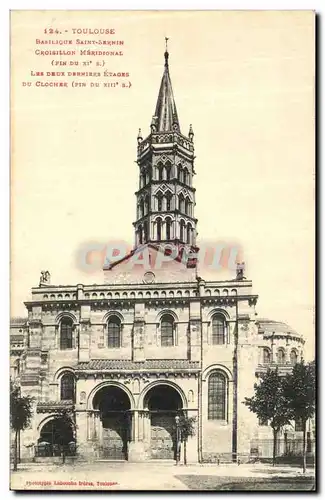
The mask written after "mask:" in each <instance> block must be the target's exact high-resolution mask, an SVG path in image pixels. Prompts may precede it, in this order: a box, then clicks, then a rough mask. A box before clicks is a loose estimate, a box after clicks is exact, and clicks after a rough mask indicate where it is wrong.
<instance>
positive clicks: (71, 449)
mask: <svg viewBox="0 0 325 500" xmlns="http://www.w3.org/2000/svg"><path fill="white" fill-rule="evenodd" d="M34 449H35V457H62V456H66V457H74V456H75V455H76V452H77V450H76V445H75V443H69V444H68V445H58V444H53V445H52V444H50V443H41V444H38V445H36V446H35V447H34Z"/></svg>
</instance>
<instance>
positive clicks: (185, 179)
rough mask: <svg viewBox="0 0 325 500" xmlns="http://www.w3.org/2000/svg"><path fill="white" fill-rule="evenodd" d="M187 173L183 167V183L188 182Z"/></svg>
mask: <svg viewBox="0 0 325 500" xmlns="http://www.w3.org/2000/svg"><path fill="white" fill-rule="evenodd" d="M188 181H189V173H188V170H187V168H184V177H183V182H184V184H188V183H189V182H188Z"/></svg>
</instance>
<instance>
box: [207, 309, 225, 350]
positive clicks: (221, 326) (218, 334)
mask: <svg viewBox="0 0 325 500" xmlns="http://www.w3.org/2000/svg"><path fill="white" fill-rule="evenodd" d="M225 333H226V322H225V319H224V317H223V316H221V315H220V314H216V315H214V316H213V318H212V336H211V339H212V344H214V345H218V344H224V343H225Z"/></svg>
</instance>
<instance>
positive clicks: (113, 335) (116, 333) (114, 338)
mask: <svg viewBox="0 0 325 500" xmlns="http://www.w3.org/2000/svg"><path fill="white" fill-rule="evenodd" d="M107 347H112V348H113V347H121V321H120V319H119V318H117V317H116V316H111V317H110V318H109V320H108V322H107Z"/></svg>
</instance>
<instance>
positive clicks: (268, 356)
mask: <svg viewBox="0 0 325 500" xmlns="http://www.w3.org/2000/svg"><path fill="white" fill-rule="evenodd" d="M263 363H264V364H265V365H268V364H269V363H271V351H270V350H269V349H268V348H267V347H265V348H264V349H263Z"/></svg>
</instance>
